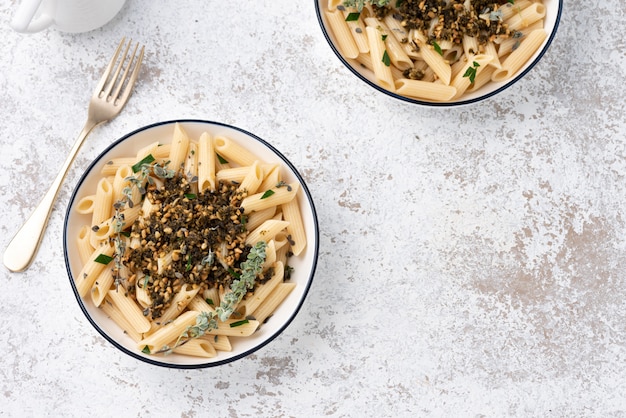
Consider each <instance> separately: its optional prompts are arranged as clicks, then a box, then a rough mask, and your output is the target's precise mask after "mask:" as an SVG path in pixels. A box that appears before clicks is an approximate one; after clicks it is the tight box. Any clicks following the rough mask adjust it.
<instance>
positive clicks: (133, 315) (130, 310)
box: [107, 287, 151, 333]
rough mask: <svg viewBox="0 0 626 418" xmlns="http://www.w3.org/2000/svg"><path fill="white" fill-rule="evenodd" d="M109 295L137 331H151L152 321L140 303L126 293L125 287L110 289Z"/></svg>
mask: <svg viewBox="0 0 626 418" xmlns="http://www.w3.org/2000/svg"><path fill="white" fill-rule="evenodd" d="M107 296H108V298H109V299H110V300H111V302H112V303H113V305H115V306H116V307H117V309H119V310H120V312H121V313H122V315H124V317H125V318H126V319H127V320H128V322H129V324H130V325H131V326H132V327H133V329H134V330H135V331H137V332H139V333H144V332H148V331H150V327H151V324H150V321H149V320H148V318H146V317H145V315H144V314H143V311H142V310H141V308H140V307H139V305H137V304H136V303H135V301H134V300H133V299H131V298H130V297H129V296H127V295H126V291H125V290H124V289H123V288H121V287H120V288H118V289H112V290H109V292H108V293H107Z"/></svg>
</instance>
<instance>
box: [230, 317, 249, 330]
mask: <svg viewBox="0 0 626 418" xmlns="http://www.w3.org/2000/svg"><path fill="white" fill-rule="evenodd" d="M249 322H250V321H248V320H247V319H242V320H241V321H237V322H232V323H231V324H230V327H231V328H235V327H240V326H242V325H245V324H247V323H249Z"/></svg>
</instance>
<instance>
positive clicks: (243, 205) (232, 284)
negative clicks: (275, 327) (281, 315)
mask: <svg viewBox="0 0 626 418" xmlns="http://www.w3.org/2000/svg"><path fill="white" fill-rule="evenodd" d="M172 142H173V144H172V145H171V146H168V144H165V145H160V144H159V143H158V142H153V143H150V144H149V145H148V146H146V147H143V148H142V149H140V150H139V151H137V153H136V155H135V156H133V157H132V160H133V161H135V160H137V159H139V158H141V159H140V161H141V162H142V165H141V167H140V168H138V167H137V164H136V163H133V164H134V167H133V165H129V164H127V163H128V162H129V161H130V160H127V159H119V160H117V161H118V163H116V164H115V166H116V167H117V169H116V170H115V173H114V175H107V176H103V177H102V179H101V180H100V181H99V182H98V184H97V189H96V190H95V193H93V194H91V195H87V197H85V198H83V200H82V202H81V204H80V205H78V208H77V209H76V210H77V211H79V212H80V213H81V214H82V215H83V216H86V217H88V218H90V219H91V220H93V222H94V226H93V227H90V226H89V225H84V226H83V228H81V230H80V231H79V233H78V235H77V236H76V238H75V242H76V246H77V248H78V251H79V253H80V259H81V262H82V265H83V267H82V270H81V272H80V274H79V275H77V276H75V277H76V278H75V286H76V289H77V292H78V294H79V295H80V297H81V298H83V299H85V301H86V302H87V301H88V302H89V303H90V304H92V305H93V306H96V307H100V308H102V309H103V311H105V312H106V313H107V315H108V316H109V317H110V318H111V320H112V321H114V322H116V323H117V324H118V325H119V326H120V327H121V328H122V329H123V330H124V331H125V332H126V333H127V334H128V335H129V336H130V337H131V338H132V339H133V341H135V342H136V346H137V349H138V350H139V351H143V352H144V353H150V354H151V355H158V354H163V355H165V354H169V353H175V354H177V355H182V356H199V357H214V356H216V355H218V351H220V350H221V351H229V350H232V344H231V339H230V337H237V338H245V337H249V336H251V335H253V334H254V332H255V331H256V330H257V329H258V326H259V322H258V321H257V320H255V319H254V318H245V317H244V316H242V315H241V314H240V313H239V312H251V311H252V310H253V309H256V308H257V307H258V306H260V305H261V304H262V303H263V300H265V299H266V298H267V297H268V296H269V295H270V294H271V293H272V291H273V289H274V288H275V287H276V286H278V284H280V283H282V282H283V280H284V277H285V274H286V273H285V268H284V265H285V263H286V261H287V259H288V256H291V255H293V252H294V251H295V252H299V253H300V252H301V251H302V249H301V248H304V246H305V244H306V236H305V231H304V227H303V225H302V218H301V216H302V215H301V212H300V208H299V206H298V205H299V202H298V199H297V198H296V197H297V193H298V191H299V189H300V183H298V182H293V183H286V182H283V181H282V179H281V165H279V164H277V163H271V164H268V163H266V162H264V161H261V160H260V159H259V158H258V157H256V156H255V155H254V154H252V153H251V152H250V151H248V150H247V149H244V148H243V147H242V146H241V145H239V143H237V142H235V141H233V140H232V139H230V138H226V137H221V136H218V137H216V138H215V139H213V138H212V137H211V135H209V134H208V133H204V134H202V135H201V137H200V138H199V140H198V142H195V141H194V140H192V139H191V138H189V137H188V136H187V134H186V132H185V130H184V127H183V126H182V125H180V126H178V125H176V126H175V129H174V133H173V134H172ZM163 149H164V150H167V152H163ZM183 151H184V153H183ZM154 154H159V155H160V156H162V157H163V158H162V159H161V157H159V159H157V158H156V157H155V155H154ZM181 155H182V159H180V156H181ZM149 156H152V157H154V158H148V157H149ZM218 156H219V157H218ZM224 159H227V161H228V162H224ZM167 160H171V161H172V162H173V165H176V166H177V167H178V168H179V169H178V170H174V169H173V166H168V164H167V163H166V161H167ZM112 165H113V164H112ZM109 171H110V170H109ZM134 171H135V172H134ZM201 184H204V188H201V187H200V185H201ZM105 192H106V195H105V198H103V195H104V193H105ZM258 202H261V203H260V204H259V203H258ZM87 222H89V220H87ZM87 222H86V223H87ZM294 238H295V239H296V241H298V243H297V244H296V241H294V240H293V239H294ZM301 240H302V241H301ZM300 241H301V242H300ZM299 247H301V248H300V249H298V248H299ZM253 261H254V264H250V263H252V262H253ZM250 274H252V275H253V278H252V279H251V278H250ZM244 278H245V280H248V281H249V280H252V281H251V282H247V281H244ZM257 280H258V282H257ZM242 286H243V287H242ZM88 293H89V296H87V294H88ZM237 309H239V311H238V310H237ZM233 341H236V339H235V340H233Z"/></svg>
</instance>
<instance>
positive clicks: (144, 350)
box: [141, 345, 150, 354]
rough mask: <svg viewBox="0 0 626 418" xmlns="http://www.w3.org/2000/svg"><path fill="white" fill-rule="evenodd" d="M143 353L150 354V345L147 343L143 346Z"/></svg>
mask: <svg viewBox="0 0 626 418" xmlns="http://www.w3.org/2000/svg"><path fill="white" fill-rule="evenodd" d="M141 352H142V353H144V354H150V347H148V346H147V345H146V346H144V347H143V350H141Z"/></svg>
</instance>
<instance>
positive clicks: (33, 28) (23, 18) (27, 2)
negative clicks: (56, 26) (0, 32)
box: [11, 0, 54, 33]
mask: <svg viewBox="0 0 626 418" xmlns="http://www.w3.org/2000/svg"><path fill="white" fill-rule="evenodd" d="M42 1H43V0H24V1H22V3H21V4H20V5H19V6H18V8H17V11H16V12H15V15H14V16H13V20H12V21H11V27H12V28H13V29H14V30H15V31H17V32H22V33H33V32H39V31H42V30H44V29H45V28H47V27H48V26H50V25H51V24H52V23H53V22H54V19H53V18H52V16H49V15H41V16H39V17H38V18H37V19H35V20H33V17H34V16H35V13H36V12H37V9H39V6H40V5H41V2H42Z"/></svg>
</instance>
